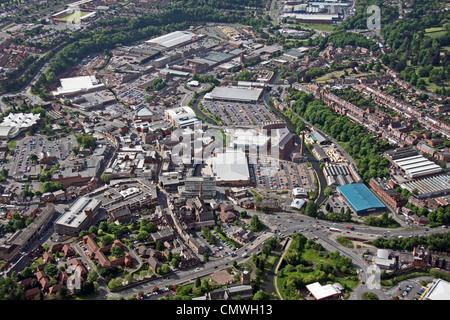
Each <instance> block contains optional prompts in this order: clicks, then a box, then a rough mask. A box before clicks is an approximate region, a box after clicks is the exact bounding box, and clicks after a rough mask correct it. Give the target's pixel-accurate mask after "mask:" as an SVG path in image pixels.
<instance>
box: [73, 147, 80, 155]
mask: <svg viewBox="0 0 450 320" xmlns="http://www.w3.org/2000/svg"><path fill="white" fill-rule="evenodd" d="M72 152H73V154H74V155H75V156H77V155H78V153H79V152H80V147H73V148H72Z"/></svg>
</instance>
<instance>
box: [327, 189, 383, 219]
mask: <svg viewBox="0 0 450 320" xmlns="http://www.w3.org/2000/svg"><path fill="white" fill-rule="evenodd" d="M336 190H337V191H338V192H339V193H340V194H341V195H342V196H343V197H344V198H345V200H346V202H347V203H348V204H349V206H351V207H352V208H353V209H354V210H355V211H356V212H357V213H359V212H361V213H364V212H370V211H377V210H383V209H385V206H384V205H383V203H382V202H381V201H380V200H378V198H377V197H376V196H375V195H374V194H373V193H372V192H371V191H370V190H369V188H367V187H366V185H365V184H363V183H353V184H346V185H343V186H339V187H336Z"/></svg>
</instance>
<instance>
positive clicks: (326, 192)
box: [323, 186, 333, 197]
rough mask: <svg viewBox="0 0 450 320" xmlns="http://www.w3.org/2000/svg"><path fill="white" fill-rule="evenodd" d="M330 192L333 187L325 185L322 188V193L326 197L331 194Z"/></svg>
mask: <svg viewBox="0 0 450 320" xmlns="http://www.w3.org/2000/svg"><path fill="white" fill-rule="evenodd" d="M332 193H333V189H332V188H331V187H330V186H327V187H325V189H324V190H323V194H324V195H325V196H327V197H329V196H331V194H332Z"/></svg>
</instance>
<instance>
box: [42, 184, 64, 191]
mask: <svg viewBox="0 0 450 320" xmlns="http://www.w3.org/2000/svg"><path fill="white" fill-rule="evenodd" d="M62 188H63V185H62V184H61V182H58V181H46V182H44V183H43V184H42V186H41V191H42V193H46V192H54V191H57V190H61V189H62Z"/></svg>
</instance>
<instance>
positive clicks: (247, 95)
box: [205, 87, 263, 102]
mask: <svg viewBox="0 0 450 320" xmlns="http://www.w3.org/2000/svg"><path fill="white" fill-rule="evenodd" d="M262 92H263V89H259V88H252V89H249V88H237V87H216V88H214V90H213V91H211V92H209V93H207V94H206V95H205V99H206V100H226V101H245V102H256V101H258V100H259V98H260V97H261V94H262Z"/></svg>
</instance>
